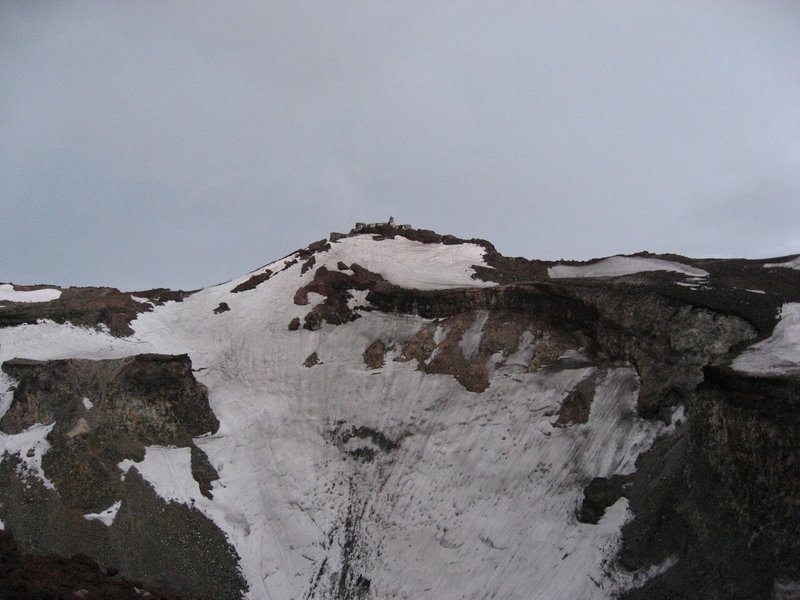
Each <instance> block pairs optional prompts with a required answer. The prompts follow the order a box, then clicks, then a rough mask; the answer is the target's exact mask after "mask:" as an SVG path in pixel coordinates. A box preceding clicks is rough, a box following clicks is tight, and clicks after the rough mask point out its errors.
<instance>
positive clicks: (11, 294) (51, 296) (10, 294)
mask: <svg viewBox="0 0 800 600" xmlns="http://www.w3.org/2000/svg"><path fill="white" fill-rule="evenodd" d="M60 297H61V290H57V289H54V288H43V289H41V290H28V291H20V290H15V289H14V286H13V285H11V284H10V283H4V284H2V285H0V300H7V301H9V302H50V301H51V300H57V299H58V298H60Z"/></svg>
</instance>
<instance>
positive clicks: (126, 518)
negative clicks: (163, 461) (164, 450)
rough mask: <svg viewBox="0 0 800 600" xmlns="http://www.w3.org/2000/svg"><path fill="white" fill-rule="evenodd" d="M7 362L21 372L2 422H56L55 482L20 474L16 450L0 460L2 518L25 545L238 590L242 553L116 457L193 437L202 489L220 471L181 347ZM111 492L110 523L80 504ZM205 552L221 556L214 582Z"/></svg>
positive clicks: (201, 392) (96, 502)
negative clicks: (200, 444) (206, 445)
mask: <svg viewBox="0 0 800 600" xmlns="http://www.w3.org/2000/svg"><path fill="white" fill-rule="evenodd" d="M3 371H4V372H5V373H6V374H8V375H10V376H11V377H13V378H14V379H16V380H17V381H18V384H17V386H16V389H15V390H14V396H13V401H12V403H11V406H10V408H9V409H8V411H7V412H6V414H5V415H4V416H3V418H2V419H0V429H2V431H3V432H5V433H12V434H13V433H19V432H21V431H24V430H26V429H27V428H29V427H32V426H34V425H36V424H40V423H41V424H52V428H51V430H50V433H49V434H48V436H47V442H49V448H48V449H47V451H46V452H45V453H44V455H43V456H42V467H43V470H44V474H45V476H46V477H47V479H48V480H49V481H51V482H52V483H53V485H54V486H55V490H49V489H46V488H45V487H44V486H43V485H42V483H41V481H39V480H38V479H36V478H34V477H32V476H29V477H27V479H24V480H23V481H20V480H19V479H17V477H16V472H17V471H19V468H20V467H19V464H18V465H17V467H16V468H15V466H14V460H13V458H11V457H6V458H5V459H4V460H3V462H2V463H0V479H2V485H0V488H1V489H0V505H2V520H3V522H5V523H6V524H7V526H9V525H10V526H11V527H12V528H13V529H14V531H15V532H16V535H17V538H18V540H19V541H20V543H21V544H22V546H23V547H24V548H25V549H26V550H27V551H32V552H56V553H62V554H73V553H75V552H84V553H90V554H91V555H92V556H95V557H97V558H99V559H100V560H102V561H103V562H105V563H107V564H111V565H113V566H115V567H117V568H119V569H121V570H122V571H123V572H124V573H126V574H127V575H128V576H129V577H134V578H139V577H148V578H152V579H153V580H155V581H158V582H159V585H166V584H167V583H169V585H170V586H172V587H174V588H176V589H177V590H179V591H181V592H183V593H191V594H194V595H201V594H206V593H208V592H209V590H212V589H216V592H215V593H214V594H213V595H214V597H228V598H237V597H239V593H240V592H239V590H240V589H241V587H242V583H241V580H240V579H239V575H238V573H237V568H236V560H237V558H236V555H235V552H233V551H232V549H231V548H230V547H229V546H228V544H227V543H226V541H225V540H224V536H221V534H220V532H218V530H216V529H215V527H214V526H213V525H212V524H211V523H210V522H209V521H208V519H207V518H206V517H205V516H203V515H202V514H200V513H199V512H198V511H196V510H195V511H193V510H191V509H188V508H187V507H184V506H182V505H177V504H175V505H172V504H167V503H165V502H164V501H163V500H161V499H160V498H158V497H157V496H156V495H155V494H154V492H153V490H152V488H150V487H149V486H148V485H147V484H146V483H145V482H144V481H143V480H142V479H141V478H140V477H139V476H138V473H136V470H135V467H134V468H133V469H132V470H131V471H130V472H129V473H128V474H127V475H126V476H125V477H124V478H121V472H120V470H119V469H118V467H117V465H118V464H119V463H120V462H122V461H123V460H125V459H132V460H133V461H141V460H142V459H143V458H144V454H145V446H150V445H169V446H177V447H180V446H184V447H185V446H188V447H190V448H191V454H192V472H193V475H194V476H195V478H196V480H197V482H198V485H199V487H200V491H201V493H203V494H204V495H206V497H211V496H212V494H211V484H212V482H213V481H214V480H216V479H217V478H218V475H217V473H216V471H215V469H214V468H213V466H212V465H211V464H210V462H209V460H208V457H207V456H206V455H205V453H204V452H203V451H202V450H200V449H199V448H197V447H196V446H195V445H194V442H193V440H192V438H193V437H196V436H199V435H202V434H206V433H211V432H214V431H216V430H217V428H218V426H219V423H218V421H217V419H216V417H215V416H214V414H213V412H211V410H210V408H209V406H208V397H207V391H206V389H205V387H204V386H202V385H201V384H199V383H198V382H197V381H196V380H195V378H194V376H193V374H192V368H191V361H190V360H189V357H188V356H186V355H180V356H166V355H153V354H142V355H137V356H132V357H129V358H124V359H113V360H101V361H92V360H81V359H67V360H57V361H31V360H24V359H15V360H10V361H6V362H5V363H3ZM118 501H122V506H121V508H119V511H118V513H117V515H116V518H115V519H114V521H113V525H111V526H110V527H107V526H105V525H101V524H99V523H98V522H96V521H95V522H92V521H87V520H86V519H84V518H83V517H82V516H81V515H82V514H84V513H99V512H102V511H103V510H105V509H107V508H108V507H109V506H111V505H113V504H114V503H115V502H118ZM159 521H163V523H162V524H161V525H160V526H158V527H155V528H154V525H155V523H157V522H159ZM53 527H56V530H53V529H52V528H53ZM44 529H50V532H49V533H48V534H46V535H44V534H43V530H44ZM198 538H202V539H205V540H207V541H208V542H209V545H208V546H207V547H208V553H207V554H206V555H205V556H200V555H198V554H197V551H196V549H195V548H194V545H195V540H196V539H198ZM215 538H216V541H214V542H211V540H214V539H215ZM208 560H211V561H213V562H214V563H218V567H219V569H220V571H219V573H217V574H216V575H214V577H215V578H216V577H219V575H222V578H221V579H219V583H213V582H212V580H210V579H209V578H208V577H209V575H208V574H207V573H205V572H204V565H207V563H206V561H208ZM177 572H182V573H184V576H183V577H178V576H177V575H176V573H177ZM209 586H210V587H209Z"/></svg>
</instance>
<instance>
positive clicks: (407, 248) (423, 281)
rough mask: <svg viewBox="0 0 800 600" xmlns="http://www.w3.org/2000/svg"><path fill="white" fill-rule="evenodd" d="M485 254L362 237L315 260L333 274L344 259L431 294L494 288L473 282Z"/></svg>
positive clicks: (471, 248) (468, 247)
mask: <svg viewBox="0 0 800 600" xmlns="http://www.w3.org/2000/svg"><path fill="white" fill-rule="evenodd" d="M485 252H486V249H485V248H483V247H482V246H479V245H477V244H471V243H465V244H425V243H422V242H416V241H413V240H409V239H407V238H405V237H402V236H396V237H394V238H390V239H383V240H380V241H376V240H374V239H373V236H372V235H368V234H363V235H354V236H350V237H346V238H342V239H341V240H339V241H338V242H334V243H333V244H331V250H329V251H327V252H323V253H319V254H317V255H316V259H317V264H318V265H320V264H321V265H324V266H325V267H327V268H328V269H331V270H334V269H336V265H337V262H338V261H339V260H342V257H343V256H344V257H346V260H348V261H350V262H355V263H358V264H359V265H360V266H362V267H364V268H365V269H367V270H368V271H372V272H373V273H378V274H380V275H382V276H383V278H384V279H386V280H387V281H389V282H390V283H393V284H395V285H398V286H400V287H404V288H414V289H418V290H435V289H446V288H454V287H487V286H492V285H495V284H494V283H491V282H485V281H481V280H479V279H474V278H473V275H474V274H475V270H474V269H473V266H475V265H479V266H483V267H486V266H488V265H487V264H486V262H485V261H484V254H485Z"/></svg>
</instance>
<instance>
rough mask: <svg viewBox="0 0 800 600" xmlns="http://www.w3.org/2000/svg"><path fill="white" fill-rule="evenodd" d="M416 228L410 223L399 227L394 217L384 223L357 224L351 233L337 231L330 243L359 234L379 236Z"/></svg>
mask: <svg viewBox="0 0 800 600" xmlns="http://www.w3.org/2000/svg"><path fill="white" fill-rule="evenodd" d="M413 229H414V228H413V227H412V226H411V225H409V224H408V223H404V224H402V225H398V224H397V223H395V220H394V217H389V220H388V221H384V222H383V223H361V222H358V223H356V225H355V227H353V228H352V229H351V230H350V232H349V233H339V232H337V231H333V232H331V235H330V238H329V239H330V241H332V242H335V241H337V240H340V239H342V238H343V237H347V236H348V235H356V234H358V233H377V234H384V235H386V234H390V233H391V232H392V231H411V230H413Z"/></svg>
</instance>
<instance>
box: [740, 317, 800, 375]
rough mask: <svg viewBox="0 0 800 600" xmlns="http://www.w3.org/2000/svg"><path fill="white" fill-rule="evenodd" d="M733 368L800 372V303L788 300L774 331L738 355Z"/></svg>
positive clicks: (761, 372)
mask: <svg viewBox="0 0 800 600" xmlns="http://www.w3.org/2000/svg"><path fill="white" fill-rule="evenodd" d="M733 368H734V369H737V370H739V371H744V372H746V373H753V374H758V375H799V374H800V303H797V302H793V303H788V304H784V305H783V306H782V307H781V320H780V321H778V324H777V325H776V326H775V330H774V331H773V332H772V335H771V336H770V337H768V338H767V339H765V340H763V341H761V342H758V343H757V344H753V345H752V346H750V347H749V348H747V349H746V350H745V351H744V352H742V353H741V354H740V355H739V356H737V357H736V358H735V359H734V361H733Z"/></svg>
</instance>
